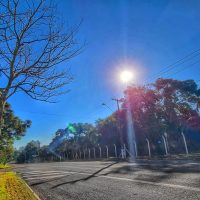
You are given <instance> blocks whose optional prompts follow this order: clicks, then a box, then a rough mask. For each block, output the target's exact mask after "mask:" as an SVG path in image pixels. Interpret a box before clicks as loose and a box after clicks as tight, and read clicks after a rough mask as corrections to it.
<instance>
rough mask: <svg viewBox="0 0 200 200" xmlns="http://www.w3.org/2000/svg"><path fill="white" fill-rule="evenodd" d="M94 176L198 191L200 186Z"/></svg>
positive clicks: (100, 176) (102, 176)
mask: <svg viewBox="0 0 200 200" xmlns="http://www.w3.org/2000/svg"><path fill="white" fill-rule="evenodd" d="M76 174H81V175H90V176H91V175H93V174H90V173H84V172H76ZM94 176H95V177H97V178H107V179H114V180H120V181H129V182H135V183H142V184H149V185H154V186H163V187H170V188H176V189H184V190H190V191H195V192H200V188H196V187H189V186H184V185H175V184H170V183H155V182H152V181H143V180H136V179H129V178H122V177H116V176H105V175H94Z"/></svg>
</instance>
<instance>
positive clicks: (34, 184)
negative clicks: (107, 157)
mask: <svg viewBox="0 0 200 200" xmlns="http://www.w3.org/2000/svg"><path fill="white" fill-rule="evenodd" d="M117 163H118V161H116V162H114V163H111V164H109V165H107V166H105V167H103V168H101V169H100V170H98V171H96V172H95V173H93V174H92V175H90V176H88V177H86V178H82V179H77V180H74V181H68V182H64V183H61V184H58V185H55V186H53V187H52V188H55V187H58V186H60V185H64V184H69V183H72V184H73V183H76V182H78V181H86V180H88V179H90V178H92V177H95V175H97V174H98V173H100V172H102V171H103V170H105V169H108V168H109V167H111V166H113V165H115V164H117ZM78 173H80V172H78ZM75 174H76V173H75ZM71 175H73V174H70V175H66V176H62V177H59V178H54V179H50V180H46V181H40V182H37V183H32V184H30V186H36V185H40V184H43V183H48V182H51V181H55V180H59V179H62V178H65V177H68V176H71Z"/></svg>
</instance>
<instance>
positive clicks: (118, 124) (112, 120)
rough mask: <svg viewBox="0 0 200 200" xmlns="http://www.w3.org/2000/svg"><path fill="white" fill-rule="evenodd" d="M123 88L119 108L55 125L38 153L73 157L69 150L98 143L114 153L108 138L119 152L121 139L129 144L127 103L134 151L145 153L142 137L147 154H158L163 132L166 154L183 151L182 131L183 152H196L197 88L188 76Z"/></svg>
mask: <svg viewBox="0 0 200 200" xmlns="http://www.w3.org/2000/svg"><path fill="white" fill-rule="evenodd" d="M124 94H125V95H124V98H123V99H122V103H121V105H120V109H119V110H117V111H115V112H113V113H112V114H111V115H110V116H108V117H107V118H105V119H98V120H97V121H96V122H95V123H94V124H89V123H71V124H69V125H68V126H67V127H66V128H64V129H58V131H57V132H56V133H55V136H54V138H53V139H52V141H51V143H50V144H49V145H47V146H46V147H45V148H43V149H41V151H43V152H41V155H40V159H43V160H51V159H52V156H55V157H57V158H58V159H59V157H60V156H62V157H65V158H66V157H67V158H68V159H73V157H74V155H75V153H78V152H80V151H82V152H83V151H84V150H87V149H92V148H98V147H99V146H101V147H102V149H103V150H102V151H105V146H108V147H110V148H109V149H110V151H111V152H110V153H111V154H112V155H114V148H113V145H114V144H115V145H116V146H117V151H118V152H117V153H118V154H119V153H120V146H121V143H122V141H123V143H124V144H125V145H126V146H127V148H128V144H129V141H128V140H129V138H128V134H127V132H128V122H129V120H130V118H128V117H127V109H129V111H130V113H131V120H132V121H133V126H134V132H135V138H136V143H137V151H138V155H140V156H145V155H147V154H148V148H147V144H146V139H148V140H149V142H150V148H151V152H152V155H155V156H160V155H164V153H165V149H164V145H163V141H162V137H163V135H165V137H167V141H168V144H167V145H168V146H167V148H168V151H169V153H170V154H180V153H184V152H185V150H184V141H183V137H182V134H181V133H182V132H183V133H184V135H185V137H186V140H187V143H188V148H189V152H200V146H199V144H200V116H199V114H200V113H199V106H200V89H199V87H198V85H197V83H195V81H194V80H185V81H180V80H174V79H161V78H160V79H158V80H157V81H156V82H155V83H154V84H151V85H145V86H134V85H132V86H129V87H128V88H126V90H125V91H124ZM44 152H46V153H44ZM98 153H99V152H98V151H97V154H98ZM102 153H104V154H105V152H102ZM42 155H44V157H42Z"/></svg>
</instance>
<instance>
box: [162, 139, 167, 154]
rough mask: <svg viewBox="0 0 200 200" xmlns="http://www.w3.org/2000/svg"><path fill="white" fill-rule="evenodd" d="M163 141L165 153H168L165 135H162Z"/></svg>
mask: <svg viewBox="0 0 200 200" xmlns="http://www.w3.org/2000/svg"><path fill="white" fill-rule="evenodd" d="M162 139H163V142H164V147H165V155H166V156H167V155H168V151H167V144H166V139H165V136H162Z"/></svg>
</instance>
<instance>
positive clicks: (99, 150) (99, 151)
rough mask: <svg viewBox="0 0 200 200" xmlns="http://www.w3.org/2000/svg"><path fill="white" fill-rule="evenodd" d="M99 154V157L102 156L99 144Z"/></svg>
mask: <svg viewBox="0 0 200 200" xmlns="http://www.w3.org/2000/svg"><path fill="white" fill-rule="evenodd" d="M99 154H100V155H99V156H100V158H101V157H102V154H101V147H100V146H99Z"/></svg>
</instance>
